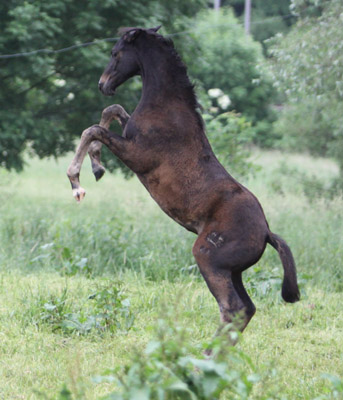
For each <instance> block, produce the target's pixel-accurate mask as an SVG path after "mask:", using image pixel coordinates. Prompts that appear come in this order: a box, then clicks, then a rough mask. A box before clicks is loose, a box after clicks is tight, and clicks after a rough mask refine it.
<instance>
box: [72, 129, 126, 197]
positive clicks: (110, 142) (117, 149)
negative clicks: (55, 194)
mask: <svg viewBox="0 0 343 400" xmlns="http://www.w3.org/2000/svg"><path fill="white" fill-rule="evenodd" d="M93 141H99V142H101V143H103V144H105V145H106V146H107V147H108V148H109V149H110V150H111V151H112V153H114V154H115V155H116V156H118V157H119V158H120V159H124V160H125V159H126V154H127V153H128V151H129V147H130V142H129V141H128V140H127V139H126V138H124V137H122V136H119V135H116V134H115V133H113V132H110V131H108V130H107V129H105V128H103V127H101V126H99V125H94V126H92V127H90V128H87V129H86V130H84V131H83V132H82V135H81V141H80V144H79V145H78V147H77V150H76V153H75V156H74V158H73V161H72V162H71V164H70V166H69V168H68V170H67V175H68V178H69V180H70V183H71V187H72V189H73V196H74V197H75V199H76V201H77V202H80V201H81V200H82V199H83V198H84V196H85V194H86V191H85V190H84V189H83V188H82V187H81V186H80V180H79V177H80V170H81V166H82V163H83V160H84V158H85V156H86V154H87V151H88V149H89V146H90V144H91V143H92V142H93Z"/></svg>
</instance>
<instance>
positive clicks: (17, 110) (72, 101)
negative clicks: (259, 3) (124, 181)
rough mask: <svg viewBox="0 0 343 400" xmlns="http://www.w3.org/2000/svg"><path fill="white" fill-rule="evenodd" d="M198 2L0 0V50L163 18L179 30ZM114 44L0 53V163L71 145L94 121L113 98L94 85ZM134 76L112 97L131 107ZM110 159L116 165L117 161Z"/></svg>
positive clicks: (135, 95) (97, 34)
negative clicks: (23, 54)
mask: <svg viewBox="0 0 343 400" xmlns="http://www.w3.org/2000/svg"><path fill="white" fill-rule="evenodd" d="M205 4H206V2H205V1H204V0H192V1H184V0H178V1H174V2H173V3H172V4H171V3H170V2H169V1H167V0H163V1H157V0H150V1H147V2H144V4H143V3H141V2H123V1H118V0H106V1H99V0H95V1H88V2H83V1H72V2H71V1H63V0H44V1H43V0H37V1H31V0H30V1H25V2H18V1H16V0H8V1H6V2H1V4H0V23H1V28H2V34H1V38H0V54H14V53H21V52H30V51H35V50H37V49H49V50H52V49H54V50H58V49H62V48H66V47H69V46H72V45H74V44H79V43H85V42H89V41H91V40H94V39H95V40H96V39H102V38H113V37H115V36H117V29H118V28H119V27H121V26H144V27H150V26H155V25H158V24H163V27H164V29H166V31H173V30H174V29H177V30H185V29H186V27H187V25H188V18H189V17H190V16H193V15H194V13H195V12H196V11H197V10H198V9H199V7H202V6H204V5H205ZM112 46H113V42H99V43H98V44H96V45H93V46H88V47H80V48H78V49H73V50H72V51H67V52H61V53H48V52H40V53H37V54H35V55H32V56H29V57H18V58H10V59H0V69H1V73H0V165H1V166H2V167H5V168H8V169H12V168H14V169H16V170H20V169H22V168H23V165H24V164H23V151H24V150H25V149H26V148H27V147H29V148H30V150H31V151H32V152H33V153H35V154H38V155H39V157H46V156H55V157H58V156H59V155H61V154H63V153H65V152H66V151H68V150H71V149H72V147H73V138H75V137H76V136H79V135H80V134H81V132H82V131H83V130H84V129H85V128H87V127H88V126H90V125H92V124H94V123H98V122H99V119H100V115H101V111H102V110H103V108H104V107H105V106H106V105H108V104H110V102H111V101H112V102H113V100H109V99H106V98H105V97H104V96H102V95H101V94H100V92H99V91H98V89H97V82H98V81H99V77H100V75H101V73H102V71H103V70H104V68H105V66H106V64H107V62H108V59H109V54H110V48H111V47H112ZM135 82H136V81H132V82H130V83H128V84H127V85H126V86H125V88H124V89H121V90H119V91H118V93H117V95H116V102H117V103H122V104H124V105H125V107H126V108H127V109H128V110H129V111H130V112H131V111H132V109H133V107H134V106H135V105H136V104H137V103H138V100H139V97H140V93H139V90H138V88H137V84H136V83H135ZM118 165H119V164H118V163H117V164H116V165H115V166H116V167H117V166H118Z"/></svg>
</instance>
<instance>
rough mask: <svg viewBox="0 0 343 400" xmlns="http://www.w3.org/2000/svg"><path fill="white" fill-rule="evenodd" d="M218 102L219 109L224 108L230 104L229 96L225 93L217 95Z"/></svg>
mask: <svg viewBox="0 0 343 400" xmlns="http://www.w3.org/2000/svg"><path fill="white" fill-rule="evenodd" d="M218 104H219V105H220V108H221V109H223V110H226V109H227V108H228V107H229V105H230V104H231V100H230V97H229V96H228V95H227V94H224V95H223V96H220V97H218Z"/></svg>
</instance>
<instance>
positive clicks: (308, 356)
mask: <svg viewBox="0 0 343 400" xmlns="http://www.w3.org/2000/svg"><path fill="white" fill-rule="evenodd" d="M253 159H254V162H255V163H256V164H259V165H260V169H259V170H258V171H257V172H256V174H255V175H254V176H251V177H249V178H247V179H245V181H244V182H243V183H245V184H246V185H247V186H248V187H249V188H250V189H251V190H252V191H253V192H254V193H255V194H256V195H257V197H258V198H259V200H260V202H261V204H262V206H263V207H264V210H265V213H266V216H267V219H268V221H269V224H270V227H271V230H272V231H273V232H276V233H278V234H280V235H281V236H283V237H284V238H285V239H286V241H287V242H288V243H289V245H290V247H291V248H292V251H293V253H294V257H295V259H296V262H297V266H298V275H299V281H300V285H301V292H302V300H301V301H300V302H298V303H296V304H285V303H284V302H283V301H282V300H281V296H280V284H281V279H282V274H283V272H282V267H281V262H280V260H279V258H278V255H277V253H276V252H275V250H273V249H272V248H271V247H269V248H267V250H266V252H265V254H264V256H263V258H262V259H261V261H260V262H259V263H258V264H257V265H256V266H255V267H253V268H251V269H250V270H249V271H247V272H246V273H245V276H244V281H245V283H246V287H247V289H248V291H249V293H250V294H251V296H252V298H253V300H254V302H255V305H256V307H257V313H256V315H255V316H254V318H253V320H252V321H251V323H250V324H249V326H248V328H247V329H246V331H245V332H244V334H243V336H242V338H241V339H240V341H239V343H238V344H237V346H236V349H237V350H236V351H239V352H242V354H244V355H245V356H246V357H248V358H250V360H251V362H246V363H244V362H243V364H242V363H241V364H239V363H238V362H237V366H236V365H235V363H233V364H230V368H231V369H233V370H235V368H236V367H237V371H238V370H239V371H242V370H243V372H241V373H243V374H244V373H246V374H250V375H249V376H253V375H252V374H255V375H254V376H258V379H257V378H256V379H255V380H254V379H252V380H251V382H253V384H252V388H251V390H250V392H249V394H248V395H245V394H244V390H243V389H242V392H241V395H240V394H237V393H236V394H235V395H233V394H232V393H231V394H230V391H227V392H223V394H222V397H221V398H223V399H240V398H242V399H243V398H249V399H259V400H262V399H289V400H291V399H317V398H318V399H319V398H321V399H324V398H325V399H331V398H332V399H333V398H337V399H342V398H343V379H342V378H343V312H342V304H343V261H342V260H343V234H342V233H343V199H342V197H340V196H338V195H335V194H334V193H332V192H329V185H328V183H327V182H329V181H332V180H333V179H334V178H335V176H336V174H337V168H336V166H335V164H333V163H332V162H330V161H329V160H324V159H312V158H310V157H308V156H303V155H290V154H281V153H277V152H260V151H255V153H254V156H253ZM69 160H70V157H67V158H64V159H61V160H59V161H58V162H55V161H54V160H50V161H49V160H48V161H47V160H45V161H39V160H36V159H34V160H29V161H28V166H27V168H26V169H25V171H24V172H23V173H22V174H20V175H16V174H14V173H11V174H9V173H6V172H4V171H0V215H1V219H0V399H36V398H37V399H38V398H48V399H58V398H59V399H62V398H63V399H67V398H73V399H77V398H78V399H98V398H101V397H102V396H105V395H108V394H110V393H113V391H114V390H116V388H117V389H118V382H116V381H113V380H112V379H97V378H96V377H97V376H102V375H104V374H106V371H108V370H112V369H114V368H117V367H120V366H123V365H126V364H127V365H130V363H131V364H132V363H133V362H134V360H137V354H143V351H144V348H145V347H146V346H147V344H148V343H149V342H151V341H152V340H154V341H155V342H156V340H157V339H156V335H157V336H158V332H157V331H156V326H157V325H158V321H161V320H165V321H167V323H168V324H169V325H173V324H175V326H176V327H178V328H177V329H179V330H180V329H181V330H182V329H183V328H184V329H186V331H187V335H186V336H187V337H186V338H184V341H187V343H188V345H187V346H188V347H187V350H186V351H188V352H189V353H190V354H192V355H193V356H194V357H196V358H198V359H200V358H202V353H203V346H204V343H207V342H208V341H210V340H211V338H212V336H213V333H214V332H215V330H216V327H217V324H218V322H219V312H218V310H217V305H216V303H215V301H214V299H213V298H212V296H211V294H210V293H209V291H208V289H207V287H206V285H205V283H204V282H203V280H202V278H201V277H200V276H199V273H198V271H197V269H196V268H195V267H194V259H193V257H192V254H191V247H192V243H193V242H194V240H195V236H194V235H193V234H191V233H189V232H186V231H185V230H184V229H183V228H181V227H179V226H178V225H177V224H176V223H174V222H173V221H171V220H170V219H168V217H167V216H165V215H164V214H163V213H162V212H161V211H160V210H159V208H158V206H157V205H156V204H155V203H154V202H153V201H152V199H151V198H150V197H149V195H148V194H147V192H146V191H145V189H144V188H143V187H142V186H141V184H140V183H139V182H138V181H137V180H136V179H135V178H133V179H130V180H128V181H127V180H125V179H124V178H123V177H122V176H121V175H120V174H117V175H110V174H107V175H105V176H104V178H103V180H102V181H100V182H98V183H96V182H94V180H93V177H92V175H91V172H90V166H89V163H88V162H87V163H85V165H84V167H83V171H82V176H81V181H82V185H83V187H84V188H85V189H86V191H87V196H86V198H85V200H84V202H83V203H81V204H76V202H75V201H74V200H73V198H72V195H71V189H70V187H69V183H68V181H67V178H66V174H65V171H66V168H67V166H68V162H69ZM177 329H176V331H175V332H177ZM172 332H174V331H172ZM175 332H174V333H175ZM172 334H173V333H172ZM176 336H177V335H176ZM175 340H176V339H175ZM180 341H181V339H180ZM155 342H153V343H155ZM176 343H177V340H176ZM180 343H181V342H180ZM245 356H244V357H245ZM238 364H239V365H238ZM240 379H241V378H240ZM249 379H250V378H249ZM243 381H244V377H243V378H242V382H243ZM237 382H241V381H237ZM64 385H66V387H67V388H68V390H64V391H63V390H62V388H63V386H64ZM69 392H70V393H71V395H70V394H68V393H69ZM238 393H239V391H238ZM180 396H181V395H180ZM184 396H185V397H180V398H182V399H188V398H190V399H191V397H187V395H186V394H185V395H184ZM244 396H245V397H244ZM113 398H115V397H113ZM118 398H119V397H118ZM120 398H121V397H120ZM123 398H124V397H123ZM136 398H137V400H140V399H145V398H147V397H144V396H143V393H140V395H139V396H138V395H137V396H136ZM172 398H173V399H174V398H176V397H170V399H172ZM209 398H210V397H209Z"/></svg>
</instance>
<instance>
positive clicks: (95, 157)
mask: <svg viewBox="0 0 343 400" xmlns="http://www.w3.org/2000/svg"><path fill="white" fill-rule="evenodd" d="M129 119H130V115H129V114H128V113H127V112H126V111H125V110H124V108H123V107H122V106H120V105H119V104H113V105H112V106H109V107H107V108H105V109H104V111H103V112H102V115H101V120H100V123H99V125H100V126H102V127H103V128H106V129H109V127H110V124H111V122H112V121H113V120H117V121H118V122H119V124H120V125H121V127H122V129H123V134H124V129H125V126H126V123H127V121H128V120H129ZM101 147H102V143H101V142H99V141H97V140H95V141H93V142H92V143H91V144H90V146H89V149H88V154H89V157H90V159H91V163H92V171H93V174H94V176H95V179H96V180H97V181H98V180H99V179H101V178H102V176H103V175H104V173H105V168H104V167H103V165H102V164H101V161H100V159H101Z"/></svg>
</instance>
